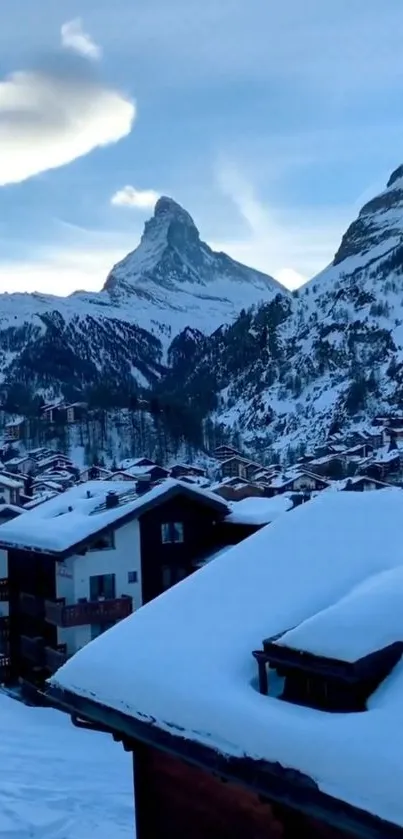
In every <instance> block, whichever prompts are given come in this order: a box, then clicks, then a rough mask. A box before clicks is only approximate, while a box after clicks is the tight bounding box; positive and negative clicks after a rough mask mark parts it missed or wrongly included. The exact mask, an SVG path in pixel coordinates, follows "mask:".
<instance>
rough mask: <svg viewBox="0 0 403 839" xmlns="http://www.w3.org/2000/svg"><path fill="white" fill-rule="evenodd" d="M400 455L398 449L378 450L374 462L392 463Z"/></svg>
mask: <svg viewBox="0 0 403 839" xmlns="http://www.w3.org/2000/svg"><path fill="white" fill-rule="evenodd" d="M398 457H400V452H399V450H398V449H392V450H391V451H390V452H388V451H380V452H377V454H376V457H375V460H374V463H390V461H392V460H396V458H398Z"/></svg>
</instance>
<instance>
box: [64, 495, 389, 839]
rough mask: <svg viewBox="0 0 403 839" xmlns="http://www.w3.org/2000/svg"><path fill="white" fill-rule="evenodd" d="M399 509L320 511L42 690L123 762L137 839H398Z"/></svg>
mask: <svg viewBox="0 0 403 839" xmlns="http://www.w3.org/2000/svg"><path fill="white" fill-rule="evenodd" d="M402 499H403V492H402V491H401V490H398V489H391V490H385V491H384V492H372V493H371V492H368V493H362V494H359V493H342V492H340V493H323V494H321V495H320V496H318V497H317V498H316V499H315V500H313V501H311V502H310V503H309V504H305V505H303V506H301V507H299V508H298V509H296V510H293V511H291V512H290V513H288V514H287V515H286V516H281V517H280V518H279V519H278V521H276V522H275V524H273V525H271V526H269V527H266V528H263V529H262V530H261V531H260V532H258V533H256V534H255V535H254V536H252V537H251V538H250V539H247V540H245V541H244V542H242V543H241V544H239V545H237V546H235V547H233V548H231V549H230V550H229V551H227V552H226V553H225V554H224V555H223V556H222V557H221V558H220V559H219V560H217V561H216V562H211V563H209V564H208V565H207V566H206V567H204V568H203V570H202V571H200V572H198V573H196V574H194V575H193V576H192V577H190V578H189V579H187V580H185V581H184V582H183V583H182V584H181V585H180V586H175V587H174V588H173V589H172V590H171V591H169V592H167V593H166V595H165V596H164V597H161V598H159V599H158V600H156V601H154V602H153V603H151V604H149V605H148V606H146V607H145V608H143V609H140V610H139V611H138V612H137V613H135V614H134V615H132V616H131V617H130V618H129V619H128V620H127V621H125V622H123V623H122V624H120V625H119V626H118V627H117V628H116V629H115V630H114V631H113V632H108V633H106V634H105V635H104V636H103V637H102V638H100V639H99V641H98V642H97V644H94V645H89V646H87V647H85V648H84V649H83V650H81V651H80V652H79V653H78V654H77V655H76V656H75V657H74V658H72V659H71V660H70V661H69V662H67V664H66V665H65V666H64V667H63V668H62V669H61V670H60V671H59V672H58V673H57V674H56V675H55V676H54V677H53V678H52V680H51V687H50V697H51V699H52V701H53V702H55V703H59V704H60V707H62V708H64V709H65V710H68V711H69V712H70V714H71V716H72V720H73V722H74V723H75V724H76V725H79V726H82V727H85V728H87V729H89V730H91V728H92V729H94V730H99V731H103V732H109V733H110V734H111V735H113V737H114V738H115V740H118V741H121V742H122V744H123V746H124V748H125V749H126V750H127V751H131V752H132V753H133V759H134V769H135V771H134V790H135V805H136V807H135V811H136V829H137V839H151V837H152V839H170V837H171V836H191V837H192V839H205V837H213V838H214V839H233V837H235V836H238V837H252V836H253V837H254V839H275V838H276V839H277V837H290V839H298V837H303V836H307V837H310V839H325V838H326V839H341V837H346V838H347V837H348V838H349V839H353V837H355V838H356V839H402V836H403V799H402V795H401V776H402V772H403V731H402V726H401V705H402V699H403V669H402V666H401V663H399V658H400V657H401V655H402V652H403V646H402V638H403V613H402V610H401V602H402V597H403V555H402V552H401V551H400V549H399V545H400V544H401V542H402V540H403V518H402V516H401V509H402V504H403V500H402ZM380 523H382V526H380ZM223 592H225V596H223ZM206 604H208V606H206ZM168 639H169V640H168ZM259 693H260V694H261V695H259ZM266 693H268V694H269V695H268V696H265V695H264V694H266ZM304 706H308V707H304ZM334 711H336V713H334ZM351 711H354V712H353V713H350V712H351Z"/></svg>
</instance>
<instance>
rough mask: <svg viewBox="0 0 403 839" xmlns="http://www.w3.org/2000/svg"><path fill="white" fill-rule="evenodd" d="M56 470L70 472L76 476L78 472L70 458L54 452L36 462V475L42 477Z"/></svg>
mask: <svg viewBox="0 0 403 839" xmlns="http://www.w3.org/2000/svg"><path fill="white" fill-rule="evenodd" d="M55 469H63V470H68V471H70V472H71V474H74V473H75V472H76V471H77V469H76V467H75V466H74V464H73V463H72V462H71V460H70V458H69V457H68V456H67V455H65V454H61V453H60V452H52V453H51V454H47V455H46V456H45V457H42V458H40V459H38V460H37V461H36V466H35V473H36V474H38V475H42V474H43V473H44V472H49V471H50V470H55Z"/></svg>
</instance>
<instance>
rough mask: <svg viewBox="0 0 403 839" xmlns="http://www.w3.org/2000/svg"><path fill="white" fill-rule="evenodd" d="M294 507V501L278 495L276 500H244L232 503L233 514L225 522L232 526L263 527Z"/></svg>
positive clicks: (257, 498)
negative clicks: (248, 525)
mask: <svg viewBox="0 0 403 839" xmlns="http://www.w3.org/2000/svg"><path fill="white" fill-rule="evenodd" d="M292 506H293V504H292V501H291V500H290V499H289V498H286V497H284V495H277V496H275V497H274V498H259V497H256V498H253V497H252V498H243V499H242V501H233V502H232V504H231V513H230V514H229V516H227V517H226V519H225V521H226V522H230V523H231V524H252V525H253V524H255V525H257V526H262V525H264V524H269V523H270V522H272V521H274V519H276V518H277V517H278V516H281V515H282V514H283V513H286V512H287V510H290V509H291V508H292Z"/></svg>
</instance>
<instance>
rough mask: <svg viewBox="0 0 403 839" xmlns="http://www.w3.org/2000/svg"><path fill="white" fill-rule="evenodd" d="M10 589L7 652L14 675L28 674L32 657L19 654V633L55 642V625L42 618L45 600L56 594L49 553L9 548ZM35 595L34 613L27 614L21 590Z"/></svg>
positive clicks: (26, 675) (32, 665)
mask: <svg viewBox="0 0 403 839" xmlns="http://www.w3.org/2000/svg"><path fill="white" fill-rule="evenodd" d="M8 578H9V591H10V600H9V603H10V654H11V661H12V671H13V672H12V675H13V678H18V677H19V676H22V677H23V678H29V677H30V675H31V671H32V668H33V667H34V666H35V662H34V661H27V660H23V659H22V658H21V654H20V650H21V642H20V639H21V635H26V636H28V637H30V638H34V637H36V636H38V637H42V638H43V639H44V644H45V645H46V644H49V645H50V646H56V643H57V629H56V627H54V626H52V625H51V624H49V623H46V622H45V619H44V602H45V600H46V599H49V600H51V599H53V598H55V597H56V562H55V560H54V559H53V558H52V557H50V556H44V555H43V554H36V553H34V552H32V551H19V550H11V551H9V553H8ZM22 592H25V593H26V594H30V595H32V596H33V597H35V598H36V601H37V606H38V608H37V614H36V615H35V614H29V613H28V612H27V611H26V609H24V607H23V604H22V602H21V597H20V595H21V593H22Z"/></svg>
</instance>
